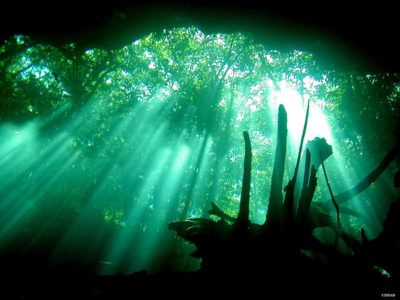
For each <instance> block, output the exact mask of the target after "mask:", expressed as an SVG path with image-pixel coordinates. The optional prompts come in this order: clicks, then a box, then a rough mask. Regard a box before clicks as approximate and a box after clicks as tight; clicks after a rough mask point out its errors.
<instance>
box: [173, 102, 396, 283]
mask: <svg viewBox="0 0 400 300" xmlns="http://www.w3.org/2000/svg"><path fill="white" fill-rule="evenodd" d="M308 115H309V104H308V107H307V113H306V118H305V122H304V127H303V133H302V138H301V143H300V146H299V153H298V157H297V162H296V166H295V171H294V175H293V177H292V178H291V179H290V180H289V183H288V184H287V186H286V188H285V189H284V192H285V196H284V197H283V195H282V181H283V175H284V174H283V170H284V163H285V155H286V139H287V115H286V111H285V109H284V107H283V106H280V107H279V114H278V116H279V117H278V119H279V122H278V124H279V125H278V143H277V149H276V153H275V162H274V169H273V175H272V182H271V191H270V197H269V205H268V212H267V215H266V221H265V223H264V224H263V225H257V224H253V223H251V221H250V218H249V203H250V182H251V159H252V155H251V143H250V137H249V134H248V133H247V132H244V133H243V136H244V141H245V157H244V170H243V182H242V191H241V199H240V208H239V213H238V216H237V217H236V218H235V217H232V216H229V215H227V214H226V213H224V212H223V211H222V210H221V209H220V208H218V206H217V205H216V204H215V203H214V202H211V209H210V210H209V214H210V215H214V216H216V217H218V218H219V220H218V221H214V220H210V219H206V218H192V219H188V220H184V221H176V222H172V223H170V224H169V228H170V229H171V230H174V231H176V233H177V234H178V236H180V237H182V238H183V239H185V240H187V241H189V242H191V243H193V244H194V245H195V246H196V251H195V252H194V253H193V254H192V255H193V256H195V257H198V258H201V260H202V265H201V270H202V271H208V272H212V273H218V274H219V273H220V272H223V273H224V274H228V273H229V274H247V273H243V272H248V271H251V272H254V271H255V270H256V269H265V270H270V272H272V273H273V272H278V270H280V272H282V266H286V267H285V268H289V269H287V271H283V272H284V273H285V274H286V272H287V273H290V272H292V270H293V268H296V267H297V268H302V267H303V266H304V265H303V264H304V255H303V254H302V251H303V250H307V251H311V252H313V253H318V254H319V255H322V256H324V257H325V258H326V259H329V260H332V262H341V261H342V259H343V261H342V262H343V266H344V267H345V266H346V265H347V262H348V260H349V259H351V258H352V256H349V255H348V254H343V253H340V251H339V249H338V248H337V246H338V239H339V238H340V239H341V240H342V241H344V243H345V244H346V245H347V247H348V248H349V249H350V250H351V252H352V253H353V254H354V255H355V256H356V257H357V258H356V260H355V263H354V264H355V265H358V264H359V263H360V262H362V263H365V264H366V266H367V267H370V268H369V269H368V270H370V271H371V270H372V271H371V272H375V271H374V270H373V268H372V266H373V264H374V263H379V259H381V260H383V261H384V259H383V258H382V255H381V252H382V251H383V250H382V251H378V252H379V253H377V252H376V251H375V250H374V249H377V248H379V247H380V248H379V249H384V250H387V249H388V248H390V247H394V245H395V242H397V243H398V238H397V239H395V238H393V236H394V235H395V230H394V228H396V226H397V227H398V220H399V219H400V217H399V216H398V214H399V211H400V209H399V205H398V204H397V206H394V208H392V209H391V211H394V213H393V212H392V213H391V214H389V215H388V219H387V221H386V223H385V225H384V227H385V230H384V233H382V234H381V235H380V236H379V237H378V238H377V239H375V240H372V241H369V240H368V239H367V236H366V233H365V231H362V232H361V235H362V236H361V239H362V242H360V241H359V240H358V239H357V238H356V237H354V236H352V235H350V234H348V233H346V232H345V231H344V230H343V228H341V226H340V213H350V214H354V215H356V212H354V211H352V210H351V209H349V208H346V207H345V206H344V207H340V210H339V204H340V201H342V202H343V201H346V200H349V199H350V198H351V197H352V196H353V195H354V193H357V192H359V191H361V190H363V189H365V188H366V185H368V183H371V182H373V181H374V180H375V179H376V178H377V177H378V176H379V175H380V174H381V173H382V172H383V170H384V169H385V168H386V167H387V166H388V165H389V164H390V162H391V161H393V160H394V158H395V157H396V155H397V153H398V147H397V146H396V147H395V148H394V149H392V150H391V151H390V152H389V153H388V154H387V155H386V156H385V158H384V159H383V160H382V162H381V163H380V164H379V166H378V167H377V168H376V169H375V170H374V171H373V172H372V173H371V174H369V175H368V176H367V177H366V178H365V179H364V180H363V181H362V182H360V183H359V184H358V185H357V186H355V187H354V188H353V189H351V190H350V191H347V192H345V193H342V194H339V195H337V196H334V194H333V191H332V189H331V187H330V184H329V180H328V175H327V170H326V169H325V165H324V160H326V159H327V158H328V157H329V156H330V155H331V154H332V148H331V146H329V145H328V144H326V142H325V140H324V139H319V138H316V139H315V140H313V141H311V142H308V143H307V146H306V150H305V152H304V153H305V154H304V156H305V162H304V169H302V171H303V172H302V173H300V175H302V176H299V178H300V179H299V180H298V181H299V182H301V185H300V186H301V193H300V194H299V195H298V196H296V194H295V193H294V189H295V186H296V181H297V177H298V175H299V174H298V172H299V166H300V158H301V157H300V156H301V154H302V148H303V143H304V136H305V132H306V128H307V121H308ZM320 165H322V169H323V172H324V177H325V180H326V183H327V185H328V189H329V192H330V195H331V201H332V203H333V206H334V207H335V209H336V220H335V219H334V218H333V217H332V215H331V214H329V210H326V209H325V208H326V205H325V204H321V203H314V204H313V203H312V200H313V196H314V192H315V189H316V186H317V176H316V175H317V171H318V168H319V166H320ZM297 197H298V198H299V199H298V202H297V205H296V206H295V204H296V202H295V200H297ZM282 199H284V200H283V201H282ZM396 218H397V219H396ZM318 227H330V228H332V229H333V230H334V232H336V242H335V246H336V247H330V246H326V245H324V244H323V243H321V242H320V241H319V240H318V239H317V238H315V237H314V236H313V235H312V232H313V230H314V229H315V228H318ZM377 245H380V246H379V247H378V246H377ZM382 245H383V246H382ZM374 251H375V252H374ZM346 255H347V256H346ZM373 257H375V258H373ZM339 265H340V263H339ZM285 268H283V270H286V269H285ZM335 268H336V267H335ZM396 270H397V271H398V269H395V270H394V271H396ZM359 275H360V276H364V275H365V274H364V273H360V274H359Z"/></svg>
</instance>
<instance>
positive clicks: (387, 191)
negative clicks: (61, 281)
mask: <svg viewBox="0 0 400 300" xmlns="http://www.w3.org/2000/svg"><path fill="white" fill-rule="evenodd" d="M0 54H1V60H0V70H1V71H0V99H1V104H0V105H1V110H0V118H1V119H0V122H1V123H0V141H1V143H0V214H1V218H0V247H1V253H2V257H5V258H9V257H11V258H12V259H15V261H20V262H21V264H24V263H26V264H27V265H28V266H29V264H33V265H35V266H36V265H44V266H52V265H55V266H57V265H63V264H67V265H72V266H80V268H82V269H84V270H87V271H90V272H94V273H96V274H115V273H119V272H123V273H131V272H135V271H138V270H141V269H147V270H150V271H154V272H156V271H160V270H166V269H168V270H177V271H181V270H185V271H188V270H196V269H197V268H198V267H199V262H198V261H197V260H195V259H194V258H191V257H190V256H189V254H190V252H191V251H193V247H192V246H191V245H189V244H186V243H185V242H183V241H182V240H180V239H179V238H177V237H176V236H175V233H174V232H171V231H169V230H168V229H167V225H168V223H169V222H171V221H175V220H183V219H185V218H188V217H208V214H207V211H208V209H209V207H210V203H211V201H214V202H215V203H216V204H217V205H218V206H219V207H220V208H222V209H223V210H224V211H225V212H226V213H228V214H229V215H231V216H236V214H237V212H238V209H239V200H240V192H241V180H242V171H243V170H242V167H243V157H244V145H243V141H242V131H244V130H246V131H248V132H249V134H250V139H251V143H252V149H253V168H252V184H251V201H250V219H251V221H252V222H253V223H256V224H262V223H264V221H265V216H266V213H267V207H268V195H269V187H270V184H271V175H272V168H273V161H274V153H275V146H276V127H277V112H278V106H279V105H280V104H283V105H284V106H285V108H286V110H287V114H288V153H287V157H286V159H287V160H286V165H285V167H286V170H285V177H284V184H286V183H287V182H288V180H289V178H291V176H292V174H293V170H294V166H295V162H296V158H297V151H298V147H299V143H300V137H301V132H302V127H303V122H304V117H305V111H306V106H307V102H308V101H310V117H309V123H308V129H307V134H306V138H305V140H306V141H307V140H312V139H314V138H315V137H324V138H325V139H326V140H327V142H328V143H329V144H330V145H332V147H333V155H332V156H331V157H330V158H329V159H328V160H327V161H326V162H325V165H326V169H327V173H328V175H329V178H330V181H331V186H332V189H333V191H334V193H335V194H338V193H340V192H342V191H345V190H347V189H349V188H351V187H353V186H354V185H355V184H357V183H358V182H359V181H360V180H361V179H363V178H364V177H365V176H366V175H367V174H368V173H369V172H370V171H371V170H373V169H374V168H375V167H376V166H377V165H378V163H379V162H380V160H381V159H382V158H383V156H384V155H385V153H386V152H387V151H389V150H390V149H391V148H392V147H393V145H394V144H395V143H396V141H397V136H396V134H397V131H398V128H399V123H398V120H399V114H400V106H399V100H400V85H399V84H400V80H399V79H400V78H399V76H398V74H390V73H380V74H369V73H361V72H356V71H348V72H344V71H341V72H339V71H336V70H334V69H326V68H323V67H322V66H320V65H319V63H318V61H316V60H315V59H314V57H313V54H312V53H306V52H303V51H290V52H281V51H276V50H270V49H266V48H265V47H264V46H262V45H260V44H257V43H255V42H254V41H252V39H251V38H250V37H249V36H246V35H244V34H241V33H237V34H229V35H228V34H214V35H206V34H204V33H202V32H201V31H200V30H199V29H197V28H180V29H174V30H169V31H167V30H165V31H164V32H161V33H157V34H156V33H155V34H151V35H149V36H145V37H143V38H142V39H140V40H137V41H134V42H133V43H131V44H128V45H126V46H125V47H123V48H120V49H114V50H101V49H82V48H80V47H79V45H76V44H69V45H65V46H63V47H60V48H55V47H53V46H50V45H45V44H40V43H35V42H34V41H32V40H30V39H29V37H25V36H16V37H15V38H14V39H10V40H8V41H5V42H4V43H3V44H2V45H1V47H0ZM397 164H398V161H397ZM398 167H399V166H398V165H396V162H395V163H392V164H391V165H390V166H389V168H388V169H387V170H386V171H385V172H384V173H383V174H382V175H381V176H380V177H379V178H378V180H377V181H376V182H374V183H373V184H372V186H371V187H369V188H368V189H367V190H366V191H364V192H363V193H361V194H359V195H358V196H356V197H355V198H353V199H351V200H350V201H348V202H347V203H346V204H344V207H346V208H349V209H352V210H353V211H355V213H354V214H355V215H348V214H342V215H341V219H342V222H343V226H344V228H345V230H346V231H347V232H349V233H350V234H352V235H354V236H355V237H356V238H357V239H360V236H359V232H360V229H361V228H364V229H365V230H366V233H367V236H368V238H371V239H372V238H374V237H376V236H377V235H378V234H379V233H380V231H381V230H382V223H383V221H384V220H385V217H386V213H387V210H388V208H389V205H390V203H391V202H392V201H393V200H394V199H395V197H396V190H395V188H394V186H393V176H394V173H395V171H396V169H398ZM317 176H318V186H317V190H316V194H315V198H314V200H313V201H317V202H318V201H319V202H321V203H324V202H326V203H327V205H328V206H329V207H330V214H331V215H332V216H335V213H336V212H335V209H334V207H333V205H332V204H331V203H330V197H329V193H328V190H327V187H326V184H325V181H324V178H323V174H322V171H321V170H319V172H318V174H317ZM314 234H315V235H316V236H317V237H318V238H319V239H320V240H321V241H323V243H325V244H327V245H329V244H330V245H332V244H333V243H334V238H335V235H334V233H333V232H332V231H331V230H330V229H326V228H325V229H324V228H323V229H320V230H317V231H315V232H314ZM341 247H342V251H344V252H346V251H348V249H346V245H345V244H343V245H342V246H341ZM11 261H13V260H11Z"/></svg>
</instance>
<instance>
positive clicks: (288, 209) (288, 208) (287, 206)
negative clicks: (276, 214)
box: [283, 101, 310, 223]
mask: <svg viewBox="0 0 400 300" xmlns="http://www.w3.org/2000/svg"><path fill="white" fill-rule="evenodd" d="M309 111H310V101H308V104H307V112H306V118H305V120H304V126H303V133H302V135H301V141H300V147H299V153H298V155H297V162H296V167H295V169H294V174H293V177H292V179H291V180H289V183H288V185H287V186H286V194H285V200H284V202H283V211H284V219H285V223H286V222H291V221H292V220H293V203H294V188H295V186H296V178H297V173H298V172H299V165H300V157H301V153H302V150H303V144H304V137H305V135H306V131H307V124H308V115H309Z"/></svg>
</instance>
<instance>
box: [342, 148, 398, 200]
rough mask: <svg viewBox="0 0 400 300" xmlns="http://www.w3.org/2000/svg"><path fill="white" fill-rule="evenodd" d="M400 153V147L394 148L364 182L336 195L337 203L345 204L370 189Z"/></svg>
mask: <svg viewBox="0 0 400 300" xmlns="http://www.w3.org/2000/svg"><path fill="white" fill-rule="evenodd" d="M399 151H400V145H396V146H394V147H393V148H392V149H391V150H390V151H389V152H388V153H387V154H386V155H385V156H384V158H383V159H382V160H381V162H380V163H379V165H378V166H377V167H376V168H375V169H374V170H373V171H372V172H371V173H369V174H368V175H367V176H366V177H365V178H364V179H363V180H361V181H360V182H359V183H358V184H357V185H356V186H354V187H353V188H351V189H349V190H347V191H345V192H342V193H340V194H337V195H335V198H336V201H337V203H339V204H341V203H344V202H346V201H348V200H350V199H351V198H353V197H355V196H357V195H358V194H360V193H361V192H362V191H364V190H365V189H366V188H367V187H369V186H370V185H371V184H372V183H373V182H374V181H375V180H376V179H377V178H378V177H379V176H380V175H381V174H382V173H383V171H385V169H386V168H387V167H388V166H389V165H390V163H391V162H392V161H393V160H394V159H395V158H396V157H397V155H398V154H399Z"/></svg>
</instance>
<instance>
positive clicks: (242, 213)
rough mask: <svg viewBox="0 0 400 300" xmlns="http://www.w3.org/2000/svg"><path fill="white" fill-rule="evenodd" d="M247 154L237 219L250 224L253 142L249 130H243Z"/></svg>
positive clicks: (244, 224) (238, 221) (239, 223)
mask: <svg viewBox="0 0 400 300" xmlns="http://www.w3.org/2000/svg"><path fill="white" fill-rule="evenodd" d="M243 138H244V144H245V154H244V164H243V181H242V193H241V196H240V208H239V214H238V217H237V220H236V224H237V225H243V226H248V225H249V223H250V218H249V205H250V182H251V160H252V153H251V143H250V136H249V133H248V132H247V131H244V132H243Z"/></svg>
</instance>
